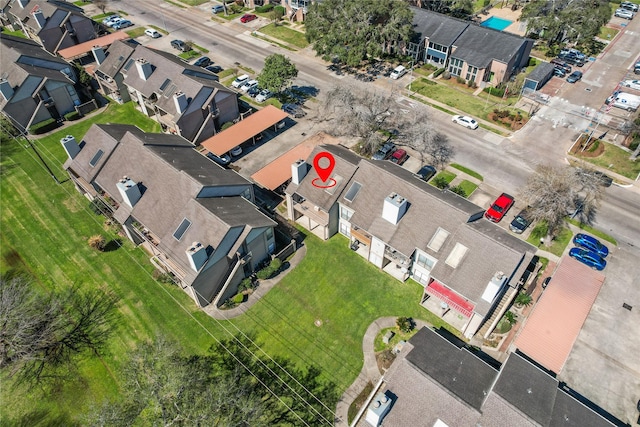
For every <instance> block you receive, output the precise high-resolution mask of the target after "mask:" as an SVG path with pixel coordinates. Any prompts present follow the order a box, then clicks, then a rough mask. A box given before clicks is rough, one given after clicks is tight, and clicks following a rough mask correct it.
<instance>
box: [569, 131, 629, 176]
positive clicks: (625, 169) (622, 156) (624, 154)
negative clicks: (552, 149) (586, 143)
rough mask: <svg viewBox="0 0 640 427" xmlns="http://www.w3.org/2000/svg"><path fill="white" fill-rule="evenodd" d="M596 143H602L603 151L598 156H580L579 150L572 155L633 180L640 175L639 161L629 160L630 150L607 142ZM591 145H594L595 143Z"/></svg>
mask: <svg viewBox="0 0 640 427" xmlns="http://www.w3.org/2000/svg"><path fill="white" fill-rule="evenodd" d="M597 143H599V144H604V152H603V153H602V154H601V155H599V156H598V157H587V156H581V155H580V152H578V153H575V154H574V156H576V157H579V158H580V159H582V160H585V161H587V162H590V163H593V164H594V165H597V166H600V167H602V168H605V169H609V170H612V171H614V172H616V173H619V174H620V175H622V176H625V177H627V178H629V179H633V180H635V179H637V178H638V176H640V162H634V161H632V160H629V156H631V153H630V152H628V151H625V150H623V149H622V148H620V147H616V146H615V145H613V144H609V143H608V142H604V141H600V140H598V141H597ZM593 146H594V147H595V144H594V145H593Z"/></svg>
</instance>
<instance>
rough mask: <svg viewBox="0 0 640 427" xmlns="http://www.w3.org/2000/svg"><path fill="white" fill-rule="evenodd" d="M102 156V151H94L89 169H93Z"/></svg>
mask: <svg viewBox="0 0 640 427" xmlns="http://www.w3.org/2000/svg"><path fill="white" fill-rule="evenodd" d="M103 154H104V151H102V150H98V151H96V154H95V155H94V156H93V158H92V159H91V161H90V162H89V165H90V166H91V167H94V166H95V165H97V164H98V162H99V161H100V157H102V155H103Z"/></svg>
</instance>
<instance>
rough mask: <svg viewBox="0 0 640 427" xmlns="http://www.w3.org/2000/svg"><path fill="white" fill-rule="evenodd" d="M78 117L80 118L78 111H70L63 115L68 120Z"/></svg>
mask: <svg viewBox="0 0 640 427" xmlns="http://www.w3.org/2000/svg"><path fill="white" fill-rule="evenodd" d="M79 118H80V113H78V112H77V111H71V112H70V113H67V114H65V115H64V119H65V120H68V121H70V122H72V121H74V120H78V119H79Z"/></svg>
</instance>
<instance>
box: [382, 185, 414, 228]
mask: <svg viewBox="0 0 640 427" xmlns="http://www.w3.org/2000/svg"><path fill="white" fill-rule="evenodd" d="M407 206H408V203H407V199H405V198H404V197H402V196H400V195H398V194H396V193H391V194H389V195H388V196H387V197H385V199H384V205H383V207H382V218H384V219H386V220H387V221H389V222H390V223H391V224H393V225H396V224H398V222H400V219H402V216H403V215H404V214H405V212H406V211H407Z"/></svg>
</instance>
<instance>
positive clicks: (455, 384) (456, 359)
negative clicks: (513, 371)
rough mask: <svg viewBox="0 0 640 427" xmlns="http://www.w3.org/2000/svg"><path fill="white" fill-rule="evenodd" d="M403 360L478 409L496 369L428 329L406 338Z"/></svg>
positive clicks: (495, 375)
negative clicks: (406, 346) (407, 348)
mask: <svg viewBox="0 0 640 427" xmlns="http://www.w3.org/2000/svg"><path fill="white" fill-rule="evenodd" d="M409 342H410V343H411V344H412V345H413V347H414V348H413V349H412V350H411V352H410V353H409V354H407V356H406V359H407V361H409V362H410V363H412V364H413V365H414V366H415V367H416V368H417V369H419V370H420V371H422V372H424V373H425V374H427V375H428V376H429V377H431V378H432V379H434V380H435V381H437V382H438V383H439V384H440V385H442V386H443V387H444V388H446V389H447V390H449V391H450V392H451V393H453V394H454V395H456V396H457V397H459V398H460V399H462V400H463V401H465V402H466V403H468V404H469V405H470V406H471V407H473V408H475V409H476V410H478V411H480V410H481V408H482V405H483V403H484V401H485V398H486V397H487V395H488V394H489V392H490V391H491V387H492V386H493V383H494V381H495V379H496V377H497V376H498V371H496V370H495V369H494V368H493V367H491V366H489V365H487V364H486V363H485V362H483V361H482V360H480V359H478V358H477V357H476V356H474V355H473V354H471V353H470V352H469V351H468V350H466V349H464V348H457V347H455V346H454V345H453V344H451V343H450V342H449V341H447V340H446V339H445V338H443V337H441V336H440V335H438V334H437V333H435V332H434V331H432V330H430V329H429V328H422V329H420V330H419V331H418V332H417V333H416V334H415V335H414V336H413V337H412V338H411V340H410V341H409Z"/></svg>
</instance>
